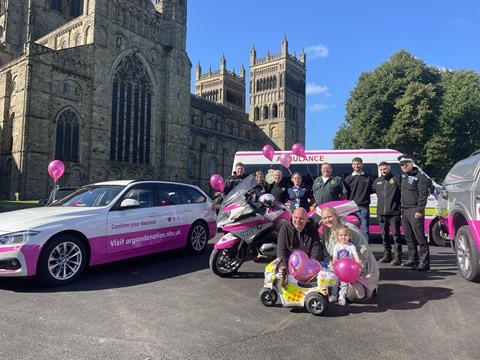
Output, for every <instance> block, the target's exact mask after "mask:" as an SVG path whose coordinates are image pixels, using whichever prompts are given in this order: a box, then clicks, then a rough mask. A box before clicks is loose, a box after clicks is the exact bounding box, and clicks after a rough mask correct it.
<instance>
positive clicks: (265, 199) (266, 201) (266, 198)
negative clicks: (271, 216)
mask: <svg viewBox="0 0 480 360" xmlns="http://www.w3.org/2000/svg"><path fill="white" fill-rule="evenodd" d="M258 201H260V202H261V203H262V204H263V205H266V206H272V205H273V203H274V202H275V196H273V195H272V194H263V195H262V196H260V199H258Z"/></svg>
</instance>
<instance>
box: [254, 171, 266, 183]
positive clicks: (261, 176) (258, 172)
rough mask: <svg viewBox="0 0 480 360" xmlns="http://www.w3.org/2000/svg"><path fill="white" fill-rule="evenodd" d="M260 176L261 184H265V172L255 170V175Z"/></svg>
mask: <svg viewBox="0 0 480 360" xmlns="http://www.w3.org/2000/svg"><path fill="white" fill-rule="evenodd" d="M257 176H258V177H260V184H262V186H265V175H264V174H263V172H261V171H257V172H255V177H257Z"/></svg>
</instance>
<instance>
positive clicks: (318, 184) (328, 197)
mask: <svg viewBox="0 0 480 360" xmlns="http://www.w3.org/2000/svg"><path fill="white" fill-rule="evenodd" d="M312 190H313V193H314V194H315V201H316V203H317V205H318V204H323V203H326V202H329V201H338V200H340V197H341V196H342V195H343V194H346V193H347V189H346V188H345V185H344V184H343V181H342V179H341V178H340V177H339V176H332V177H330V178H328V179H327V181H326V182H323V178H322V177H321V176H319V177H317V178H316V179H315V181H314V182H313V187H312Z"/></svg>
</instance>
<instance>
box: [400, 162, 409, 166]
mask: <svg viewBox="0 0 480 360" xmlns="http://www.w3.org/2000/svg"><path fill="white" fill-rule="evenodd" d="M408 164H409V162H401V163H400V166H406V165H408Z"/></svg>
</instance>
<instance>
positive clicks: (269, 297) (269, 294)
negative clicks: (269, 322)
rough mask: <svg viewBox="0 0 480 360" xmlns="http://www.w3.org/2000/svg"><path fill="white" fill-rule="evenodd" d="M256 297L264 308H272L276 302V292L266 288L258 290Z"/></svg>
mask: <svg viewBox="0 0 480 360" xmlns="http://www.w3.org/2000/svg"><path fill="white" fill-rule="evenodd" d="M258 296H259V297H260V302H261V303H262V304H263V305H265V306H273V305H275V304H276V303H277V300H278V294H277V292H276V291H275V290H273V289H269V288H266V287H264V288H262V289H260V292H259V293H258Z"/></svg>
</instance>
